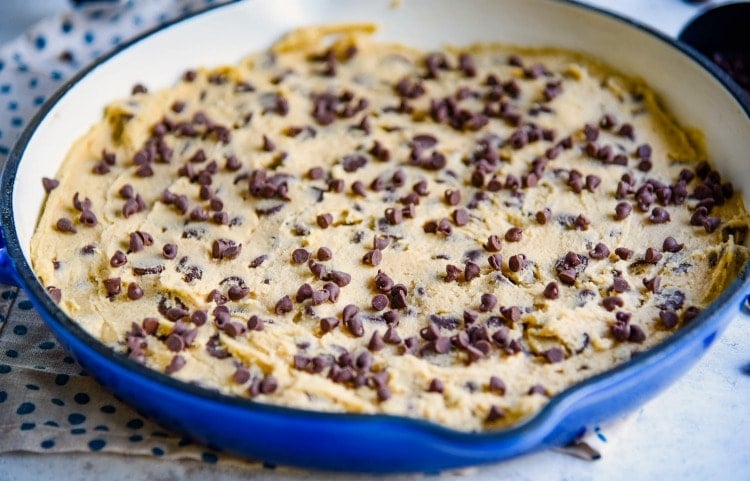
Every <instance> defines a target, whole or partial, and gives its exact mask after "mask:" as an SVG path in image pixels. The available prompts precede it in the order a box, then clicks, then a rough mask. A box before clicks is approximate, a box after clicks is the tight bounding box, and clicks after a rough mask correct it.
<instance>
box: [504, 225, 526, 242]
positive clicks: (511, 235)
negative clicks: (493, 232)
mask: <svg viewBox="0 0 750 481" xmlns="http://www.w3.org/2000/svg"><path fill="white" fill-rule="evenodd" d="M522 237H523V230H521V229H520V228H519V227H511V228H510V229H508V231H507V232H506V233H505V240H506V241H508V242H518V241H520V240H521V238H522Z"/></svg>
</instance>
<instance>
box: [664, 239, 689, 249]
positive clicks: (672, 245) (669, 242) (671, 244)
mask: <svg viewBox="0 0 750 481" xmlns="http://www.w3.org/2000/svg"><path fill="white" fill-rule="evenodd" d="M683 247H685V244H680V243H678V242H677V241H676V240H675V238H674V237H672V236H669V237H667V238H666V239H664V244H663V246H662V250H663V251H664V252H680V251H681V250H682V248H683Z"/></svg>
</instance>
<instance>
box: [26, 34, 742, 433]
mask: <svg viewBox="0 0 750 481" xmlns="http://www.w3.org/2000/svg"><path fill="white" fill-rule="evenodd" d="M370 30H371V27H370V26H366V25H360V26H348V27H324V28H318V29H315V28H311V29H304V30H300V31H295V32H293V33H292V34H290V35H289V36H288V37H287V38H285V39H284V40H282V41H281V42H280V43H278V44H277V45H276V46H275V47H274V50H273V51H272V52H267V53H262V54H259V55H255V56H252V57H249V58H248V59H246V60H244V61H242V62H241V63H240V64H239V65H237V66H232V67H222V68H215V69H200V70H197V71H189V72H186V73H185V75H184V76H183V78H182V79H181V80H180V81H179V82H178V83H177V84H176V85H175V86H174V87H172V88H169V89H166V90H160V91H156V92H153V93H151V92H148V91H147V89H146V88H145V87H142V86H136V87H135V88H134V93H133V95H131V96H129V97H127V98H125V99H123V100H120V101H117V102H114V103H112V104H111V105H109V106H108V107H107V108H106V111H105V115H104V119H103V120H102V122H101V123H99V124H97V125H95V126H93V127H92V128H91V130H90V131H89V132H88V133H87V134H86V135H85V136H84V137H83V138H82V139H80V140H78V141H77V142H76V143H75V145H74V146H73V147H72V149H71V151H70V153H69V155H68V157H67V159H66V160H65V163H64V165H63V167H62V168H61V170H60V172H59V174H58V176H57V178H56V179H55V180H52V179H46V180H45V187H46V188H47V189H48V191H49V197H48V200H47V203H46V206H45V208H44V212H43V214H42V216H41V220H40V223H39V227H38V230H37V232H36V234H35V236H34V238H33V241H32V256H33V264H34V269H35V271H36V272H37V274H38V276H39V278H40V280H41V281H42V282H43V283H44V285H46V286H49V287H48V290H49V292H50V294H51V295H52V296H53V297H54V298H56V299H58V300H59V304H60V307H62V309H64V310H65V311H66V312H67V313H68V314H69V315H70V316H71V317H72V318H74V319H75V320H76V321H77V322H79V323H80V324H81V325H82V326H83V327H84V328H85V329H86V330H87V331H88V332H90V333H91V334H92V335H93V336H95V337H96V338H98V339H101V340H102V341H103V342H105V343H106V344H108V345H110V346H112V347H113V348H114V349H115V350H117V351H121V352H123V353H127V355H128V356H130V357H131V358H133V359H135V360H137V361H139V362H143V363H145V364H146V365H148V366H150V367H152V368H154V369H156V370H159V371H163V372H167V373H168V374H171V375H172V376H174V377H176V378H178V379H181V380H184V381H187V382H194V383H198V384H199V385H202V386H205V387H208V388H211V389H217V390H219V391H221V392H223V393H227V394H230V395H237V396H244V397H247V396H249V397H253V398H255V399H257V400H258V401H260V402H267V403H273V404H280V405H285V406H292V407H298V408H303V409H309V410H322V411H334V412H358V413H388V414H396V415H404V416H409V417H416V418H424V419H427V420H430V421H433V422H437V423H441V424H443V425H446V426H449V427H452V428H455V429H459V430H467V431H469V430H471V431H474V430H485V429H493V428H499V427H503V426H508V425H510V424H513V423H516V422H518V421H519V420H522V419H524V418H526V417H528V416H529V415H531V414H533V413H534V412H536V411H537V410H539V409H540V408H541V407H542V406H544V405H545V403H547V401H548V400H549V398H550V396H553V395H555V394H556V393H559V392H560V391H562V390H564V389H565V388H566V387H568V386H571V385H572V384H575V383H576V382H579V381H581V380H583V379H585V378H588V377H590V376H592V375H594V374H597V373H600V372H602V371H605V370H607V369H609V368H611V367H613V366H615V365H617V364H619V363H622V362H624V361H626V360H628V359H630V357H631V356H632V355H633V354H634V353H637V352H639V351H643V350H645V349H647V348H649V347H650V346H653V345H655V344H657V343H659V342H660V341H661V340H663V339H665V338H666V337H667V336H669V335H670V334H671V333H673V332H674V331H675V330H677V329H679V328H680V326H681V325H683V324H685V323H687V322H690V319H691V318H693V317H695V316H696V315H697V313H698V312H699V311H700V310H701V309H703V308H705V306H706V305H707V304H708V303H709V302H710V301H711V300H712V299H714V298H715V297H716V296H717V295H718V294H719V293H720V292H721V290H722V289H723V288H724V287H725V286H726V285H727V284H728V283H729V282H730V281H731V280H732V279H733V278H734V276H735V275H736V273H737V272H738V271H739V269H740V267H741V266H742V264H743V263H744V261H745V260H746V259H747V258H748V251H747V249H746V248H745V247H742V244H743V242H744V237H745V234H746V232H747V225H748V217H747V215H746V213H745V211H744V209H743V206H742V200H741V198H740V196H739V195H738V194H736V193H734V192H733V188H732V186H731V184H730V183H728V182H726V180H724V179H721V177H720V175H719V174H718V173H717V172H715V171H712V170H711V168H710V167H709V164H707V163H706V162H705V160H706V159H705V158H704V153H703V150H702V149H701V148H699V147H697V145H699V144H700V142H699V141H698V139H697V136H696V135H695V134H692V135H689V133H688V132H687V131H685V130H683V129H681V128H679V127H678V126H677V125H676V124H675V123H674V122H673V121H672V120H671V118H670V117H669V116H668V115H667V114H665V113H664V112H663V111H662V110H661V109H660V107H659V106H658V104H657V102H656V101H655V100H654V97H653V95H652V93H651V92H650V91H648V90H647V89H646V88H645V87H644V86H643V85H642V84H641V83H639V82H635V81H632V80H629V79H626V78H624V77H622V76H619V75H618V74H615V73H613V72H612V71H611V70H609V69H607V68H604V67H602V66H600V65H598V64H596V63H595V62H593V61H590V60H587V59H585V58H582V57H581V56H579V55H576V54H572V53H568V52H562V51H558V50H539V51H532V50H524V49H509V48H506V47H501V46H473V47H467V48H464V49H447V50H446V51H444V52H434V53H430V54H427V53H425V52H421V51H417V50H414V49H411V48H408V47H404V46H398V45H391V44H382V43H377V42H375V41H373V40H371V39H369V38H366V35H364V32H368V31H370ZM328 33H338V34H340V35H339V36H338V40H337V41H336V42H335V43H334V44H332V46H324V43H323V41H322V40H323V37H324V35H325V34H328ZM58 183H59V185H58Z"/></svg>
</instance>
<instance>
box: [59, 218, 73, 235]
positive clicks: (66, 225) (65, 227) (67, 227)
mask: <svg viewBox="0 0 750 481" xmlns="http://www.w3.org/2000/svg"><path fill="white" fill-rule="evenodd" d="M55 227H57V230H59V231H60V232H70V233H71V234H75V233H76V232H78V229H76V228H75V226H74V225H73V222H71V221H70V219H67V218H65V217H62V218H60V219H58V221H57V223H56V224H55Z"/></svg>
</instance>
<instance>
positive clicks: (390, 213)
mask: <svg viewBox="0 0 750 481" xmlns="http://www.w3.org/2000/svg"><path fill="white" fill-rule="evenodd" d="M403 218H404V216H403V213H402V212H401V210H400V209H396V208H393V207H389V208H387V209H385V219H386V220H387V221H388V223H389V224H391V225H397V224H400V223H401V221H402V220H403Z"/></svg>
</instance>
